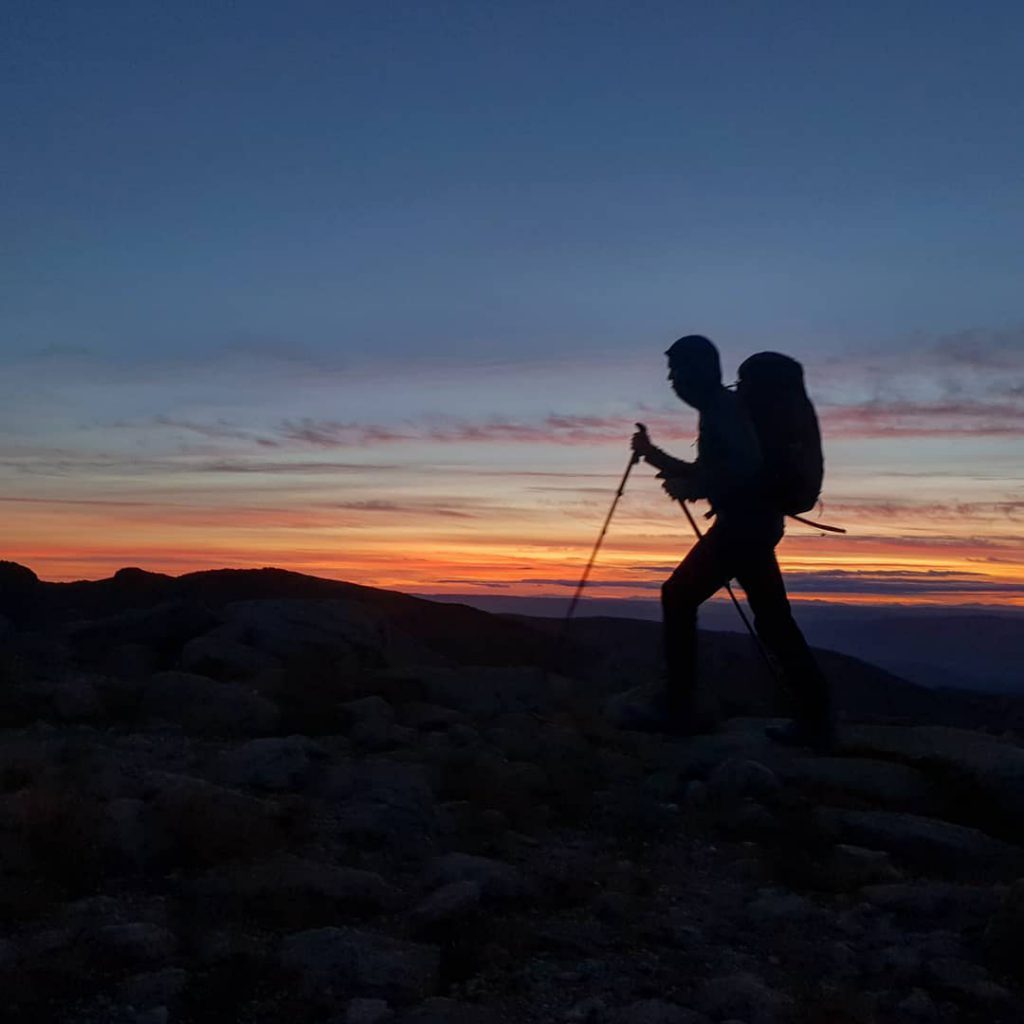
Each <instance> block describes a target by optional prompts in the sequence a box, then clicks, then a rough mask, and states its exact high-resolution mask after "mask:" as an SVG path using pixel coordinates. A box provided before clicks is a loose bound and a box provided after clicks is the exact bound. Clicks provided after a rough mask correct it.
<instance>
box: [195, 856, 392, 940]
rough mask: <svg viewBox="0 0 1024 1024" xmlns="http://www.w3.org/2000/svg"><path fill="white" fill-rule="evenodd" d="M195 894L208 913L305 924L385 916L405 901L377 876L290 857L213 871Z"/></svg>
mask: <svg viewBox="0 0 1024 1024" xmlns="http://www.w3.org/2000/svg"><path fill="white" fill-rule="evenodd" d="M191 892H192V895H193V896H194V897H195V898H197V899H198V900H200V901H201V902H202V903H203V905H204V907H205V908H206V909H207V910H208V909H209V908H210V907H211V906H212V907H217V908H219V909H220V910H221V911H222V912H226V913H231V914H244V915H252V916H255V917H258V918H260V919H262V920H270V921H273V922H279V921H289V922H292V923H300V924H308V923H311V922H313V921H326V920H331V919H336V918H337V916H338V915H342V916H347V915H356V916H363V915H373V914H379V913H383V912H385V911H387V910H391V909H393V908H394V907H395V905H396V904H397V903H398V900H399V898H400V897H399V893H398V891H397V890H396V889H394V888H393V887H392V886H390V885H388V884H387V883H386V882H385V881H384V879H382V878H381V877H380V875H378V874H375V873H374V872H371V871H361V870H358V869H356V868H348V867H342V866H339V865H337V864H324V863H321V862H320V861H312V860H306V859H303V858H301V857H295V856H291V855H280V856H275V857H271V858H269V859H267V860H261V861H256V862H253V863H243V864H228V865H223V866H221V867H217V868H214V869H212V870H210V871H208V872H207V873H206V874H204V875H203V876H202V877H201V878H199V879H198V880H197V881H196V882H195V883H194V884H193V886H192V888H191Z"/></svg>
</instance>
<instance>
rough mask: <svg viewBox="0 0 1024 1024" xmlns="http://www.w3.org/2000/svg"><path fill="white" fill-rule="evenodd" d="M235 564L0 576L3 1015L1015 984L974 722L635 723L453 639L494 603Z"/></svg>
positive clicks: (900, 998) (882, 996) (924, 1004)
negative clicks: (82, 585) (247, 569)
mask: <svg viewBox="0 0 1024 1024" xmlns="http://www.w3.org/2000/svg"><path fill="white" fill-rule="evenodd" d="M257 575H258V574H257ZM9 577H10V572H8V578H9ZM161 579H163V578H161ZM255 580H256V577H255V576H254V577H252V579H250V580H249V581H248V583H246V582H245V581H241V582H239V580H236V583H238V586H235V585H234V584H233V585H232V587H231V588H228V590H229V591H230V592H225V593H222V594H220V596H219V597H218V598H217V599H216V600H214V599H212V598H211V597H210V595H209V594H206V595H205V596H202V595H200V596H196V595H194V594H193V595H192V596H191V597H190V598H189V599H188V600H183V599H181V596H180V595H178V596H177V597H175V598H174V599H173V600H165V598H166V597H167V594H166V593H164V592H163V590H162V589H161V588H162V587H163V584H155V583H153V582H152V580H147V579H143V578H141V577H132V578H130V579H125V580H122V584H123V586H124V587H127V588H129V589H130V590H131V593H132V594H133V595H134V597H132V600H133V601H134V602H135V604H136V605H137V606H138V607H133V608H131V609H126V608H124V607H111V606H109V603H108V604H103V602H99V601H98V602H97V604H96V605H95V607H100V605H102V607H101V608H100V610H101V612H102V614H98V615H97V614H95V613H93V614H90V601H89V599H88V598H87V595H86V597H83V596H82V593H81V592H76V596H75V597H74V600H73V601H70V602H69V603H68V604H67V606H66V607H65V606H62V611H61V612H60V614H59V615H58V614H57V612H55V611H54V610H53V607H50V608H48V610H47V612H46V614H45V615H40V614H39V613H38V609H37V610H36V611H35V612H33V614H32V615H27V614H26V615H21V614H19V612H20V611H21V610H23V609H24V608H26V607H28V604H29V603H30V600H29V598H30V597H31V594H30V595H29V598H22V597H19V598H18V599H17V600H12V597H11V595H12V593H14V592H15V591H16V587H15V586H14V585H12V584H10V583H9V582H8V584H7V590H6V592H4V590H3V586H0V597H4V598H5V600H6V605H5V606H4V611H5V613H6V618H3V619H0V640H2V642H3V655H2V657H0V726H2V729H0V808H2V810H0V920H2V922H3V923H2V925H0V981H2V984H3V992H4V998H5V1003H6V1016H5V1019H6V1020H11V1021H16V1022H36V1021H39V1022H43V1021H46V1022H55V1024H59V1022H68V1024H163V1022H179V1021H180V1022H196V1024H199V1022H211V1024H212V1022H217V1024H224V1022H232V1021H237V1022H253V1024H264V1022H268V1024H269V1022H271V1021H274V1022H278V1021H289V1022H296V1024H307V1022H308V1024H314V1022H316V1024H319V1022H325V1024H327V1022H331V1024H343V1022H347V1024H372V1022H384V1021H388V1022H393V1024H442V1022H451V1024H456V1022H465V1024H475V1022H480V1024H485V1022H495V1024H498V1022H508V1024H512V1022H517V1024H518V1022H522V1024H532V1022H536V1024H540V1022H551V1021H569V1022H572V1021H575V1022H584V1024H585V1022H591V1024H620V1022H621V1024H627V1022H636V1024H706V1022H710V1021H715V1022H725V1021H729V1022H732V1024H738V1022H745V1024H787V1022H793V1024H811V1022H820V1024H903V1022H906V1024H924V1022H973V1021H977V1022H983V1021H984V1022H1007V1024H1009V1022H1019V1021H1020V1020H1021V1019H1024V1001H1022V998H1021V983H1022V981H1024V960H1022V953H1021V951H1020V950H1021V947H1020V943H1019V937H1020V935H1021V934H1022V930H1024V882H1018V881H1017V880H1018V878H1021V877H1024V850H1022V846H1024V815H1022V813H1021V812H1022V811H1024V748H1022V747H1021V746H1020V745H1019V744H1018V743H1017V742H1016V738H1015V736H1013V735H1008V736H1001V735H999V734H998V733H999V732H1000V730H1001V728H1002V726H1003V724H1004V723H1000V722H993V723H992V725H993V729H992V730H991V731H988V732H986V731H981V730H965V729H957V728H953V727H949V726H946V725H935V724H907V723H900V724H892V722H888V723H884V722H880V721H879V720H878V716H875V718H874V719H873V720H872V719H871V716H863V717H864V718H865V719H866V720H864V721H849V722H847V723H845V724H844V727H843V731H842V743H841V747H840V749H839V750H837V751H836V753H835V754H834V755H833V756H830V757H814V756H811V755H810V754H808V753H806V752H800V751H795V752H794V751H786V750H784V749H781V748H779V747H776V746H773V745H772V744H771V743H769V742H768V741H767V740H766V739H765V737H764V725H765V724H766V719H765V718H763V717H760V718H751V717H733V718H731V719H729V720H727V721H724V722H723V723H722V726H721V728H720V730H719V731H718V732H717V733H716V734H715V735H712V736H704V737H696V738H693V739H687V740H680V739H670V738H661V737H651V736H645V735H642V734H639V733H633V732H628V731H623V730H620V729H617V728H616V727H615V724H614V721H615V712H616V707H617V702H616V699H615V698H614V697H613V698H612V699H611V700H610V701H609V700H608V696H609V693H608V692H607V691H608V689H609V684H608V677H607V675H605V676H601V677H600V678H598V677H599V676H600V673H598V674H597V675H592V676H591V677H590V678H584V679H570V678H567V677H563V676H553V675H549V674H546V673H545V672H544V671H543V670H542V669H539V668H531V667H530V666H529V665H528V664H526V665H524V664H519V665H505V666H502V665H501V664H496V663H495V662H496V661H497V662H500V661H501V660H502V659H500V658H495V657H491V656H490V655H482V654H481V653H480V652H481V651H485V652H486V651H490V652H491V653H493V651H494V650H496V649H498V648H501V649H502V650H506V649H507V650H514V649H520V650H522V649H523V648H524V645H525V646H526V647H529V645H530V644H531V643H533V640H530V639H529V637H528V634H527V633H526V632H522V633H518V634H517V633H515V630H524V631H525V630H527V628H528V627H526V626H524V625H522V624H509V623H500V622H499V620H496V619H494V618H493V617H491V616H486V615H484V614H483V613H473V614H472V615H469V612H470V610H468V609H464V610H461V611H458V612H456V613H455V614H456V615H458V616H460V618H459V620H458V622H457V624H455V625H451V624H450V629H451V635H452V636H453V637H455V636H457V634H459V633H460V631H466V630H468V631H469V633H471V634H472V635H471V636H469V637H468V638H467V646H466V647H465V648H464V649H463V651H462V653H461V654H460V651H459V648H458V644H455V643H454V641H452V643H450V644H448V646H447V647H446V648H445V649H444V650H441V649H439V648H438V646H437V645H436V644H435V645H433V646H431V645H430V644H429V643H425V639H424V638H425V637H426V638H427V639H429V637H430V636H433V635H440V633H441V632H443V629H442V628H441V626H440V625H439V623H440V621H441V620H440V619H434V618H431V617H432V616H435V615H443V614H444V613H440V612H435V611H434V610H433V609H424V608H421V607H420V605H427V604H429V602H418V603H417V604H416V605H404V604H403V605H401V608H402V609H404V611H402V616H404V617H402V616H398V615H396V614H395V612H394V608H392V607H390V606H389V607H388V608H384V606H383V605H381V604H379V603H378V604H374V600H370V599H365V600H364V599H363V598H362V597H361V596H360V595H358V594H354V593H347V594H346V595H345V596H344V597H338V596H337V595H336V592H334V591H330V592H327V593H325V594H319V592H318V596H315V597H308V596H306V597H303V596H295V594H296V591H295V589H294V586H293V584H294V580H292V581H290V582H289V584H288V587H287V588H284V589H285V590H287V593H288V595H289V596H274V592H275V588H274V587H273V586H271V585H270V584H269V583H267V580H266V579H265V578H264V577H259V580H260V586H261V587H262V588H263V589H262V590H261V591H260V596H259V597H256V598H252V599H241V598H240V597H239V594H240V593H244V592H247V591H246V587H249V590H252V589H253V588H252V586H250V584H252V583H253V581H255ZM19 581H20V582H19ZM3 582H4V580H3V574H0V584H3ZM15 582H16V583H17V585H18V586H21V585H22V584H25V585H26V586H28V583H27V582H26V579H24V578H19V579H18V580H16V581H15ZM279 582H280V581H279ZM243 584H244V585H243ZM264 584H266V586H264ZM239 587H241V590H239ZM29 589H30V590H31V587H30V588H29ZM114 589H115V590H116V587H115V588H114ZM299 589H300V590H301V588H299ZM142 591H145V592H147V593H149V592H150V591H154V594H153V595H151V599H149V600H148V601H144V600H141V599H140V598H139V593H140V592H142ZM277 591H278V592H281V591H282V588H281V587H278V588H277ZM17 593H19V594H20V593H21V592H20V591H18V592H17ZM33 593H34V591H33ZM104 593H105V592H104ZM5 594H6V596H5ZM62 600H63V598H62ZM410 600H411V599H410ZM104 601H106V598H104ZM123 603H124V602H122V604H123ZM115 604H116V602H115ZM54 607H55V606H54ZM435 607H438V606H435ZM428 620H429V628H427V627H423V622H425V621H428ZM396 623H397V625H396ZM417 623H418V624H419V625H417ZM488 631H493V632H488ZM488 637H491V638H492V639H493V643H491V644H488V643H487V638H488ZM538 649H539V648H538ZM503 657H505V656H504V655H503ZM506 660H509V659H506ZM521 660H529V659H521ZM488 661H489V662H490V663H489V664H488V663H486V662H488ZM746 670H747V669H744V668H743V665H742V664H741V663H737V664H735V665H733V666H732V667H731V668H721V669H720V671H722V672H726V671H732V672H737V673H739V672H743V671H746ZM716 682H717V683H720V684H721V685H722V686H723V687H725V686H726V685H727V683H728V680H727V679H725V678H724V677H723V678H721V679H718V680H716Z"/></svg>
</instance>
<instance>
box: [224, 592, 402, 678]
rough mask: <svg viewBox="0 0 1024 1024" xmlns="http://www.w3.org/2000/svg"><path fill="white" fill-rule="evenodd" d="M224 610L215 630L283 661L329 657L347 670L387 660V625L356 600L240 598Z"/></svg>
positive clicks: (374, 665) (339, 667) (337, 667)
mask: <svg viewBox="0 0 1024 1024" xmlns="http://www.w3.org/2000/svg"><path fill="white" fill-rule="evenodd" d="M223 615H224V620H225V621H224V624H223V625H222V626H221V627H219V628H218V629H217V630H216V631H215V633H214V634H212V635H215V636H216V637H217V638H218V639H220V640H225V641H230V642H233V643H236V644H242V645H244V646H246V647H248V648H250V649H254V650H256V651H258V652H259V653H260V654H262V655H264V656H267V655H269V656H271V657H273V658H276V659H278V660H280V661H281V662H285V663H290V662H295V661H296V660H298V661H302V662H309V661H311V660H317V661H321V662H323V661H327V662H329V663H330V664H331V665H333V666H334V667H335V668H336V669H338V670H342V671H343V670H345V669H365V668H374V667H379V666H381V665H383V664H385V661H386V657H385V653H384V649H385V647H386V646H387V641H388V637H387V633H386V632H385V629H384V626H383V625H382V624H381V623H380V622H379V621H378V620H376V619H374V618H373V617H372V616H371V615H370V614H369V613H368V612H367V611H366V610H365V609H364V608H362V607H360V606H359V605H358V604H357V603H355V602H352V601H345V600H303V599H298V598H286V599H280V600H255V601H237V602H234V603H233V604H229V605H227V607H226V608H225V609H224V610H223Z"/></svg>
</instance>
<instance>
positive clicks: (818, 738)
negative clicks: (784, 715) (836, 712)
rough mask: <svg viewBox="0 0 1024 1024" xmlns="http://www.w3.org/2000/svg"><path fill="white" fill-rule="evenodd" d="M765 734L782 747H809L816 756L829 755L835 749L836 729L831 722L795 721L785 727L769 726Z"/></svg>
mask: <svg viewBox="0 0 1024 1024" xmlns="http://www.w3.org/2000/svg"><path fill="white" fill-rule="evenodd" d="M765 734H766V735H767V737H768V738H769V739H770V740H774V742H776V743H779V744H781V745H782V746H784V747H809V748H810V749H811V750H813V751H814V752H815V753H816V754H830V753H831V752H832V751H833V750H834V749H835V747H836V742H837V738H836V727H835V723H834V722H832V721H831V720H825V721H821V722H806V721H801V720H800V719H796V720H795V721H792V722H787V723H786V724H785V725H769V726H768V728H766V729H765Z"/></svg>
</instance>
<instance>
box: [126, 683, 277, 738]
mask: <svg viewBox="0 0 1024 1024" xmlns="http://www.w3.org/2000/svg"><path fill="white" fill-rule="evenodd" d="M139 710H140V713H141V715H142V716H143V718H145V719H148V720H150V721H154V720H155V721H163V722H170V723H173V724H175V725H178V726H180V727H181V728H182V729H184V731H185V732H187V733H191V734H193V735H197V736H258V735H260V734H263V733H267V732H272V731H273V729H274V727H275V726H276V724H277V717H278V712H277V708H276V706H275V705H274V704H272V703H271V702H270V701H269V700H267V699H266V698H265V697H261V696H260V695H259V694H257V693H254V692H253V691H252V690H250V689H248V688H247V687H245V686H243V685H241V684H240V683H220V682H217V681H216V680H213V679H208V678H207V677H206V676H197V675H192V674H191V673H188V672H158V673H157V674H156V675H154V676H151V677H150V679H149V680H148V681H147V682H146V683H145V684H144V685H143V690H142V694H141V702H140V707H139Z"/></svg>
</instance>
